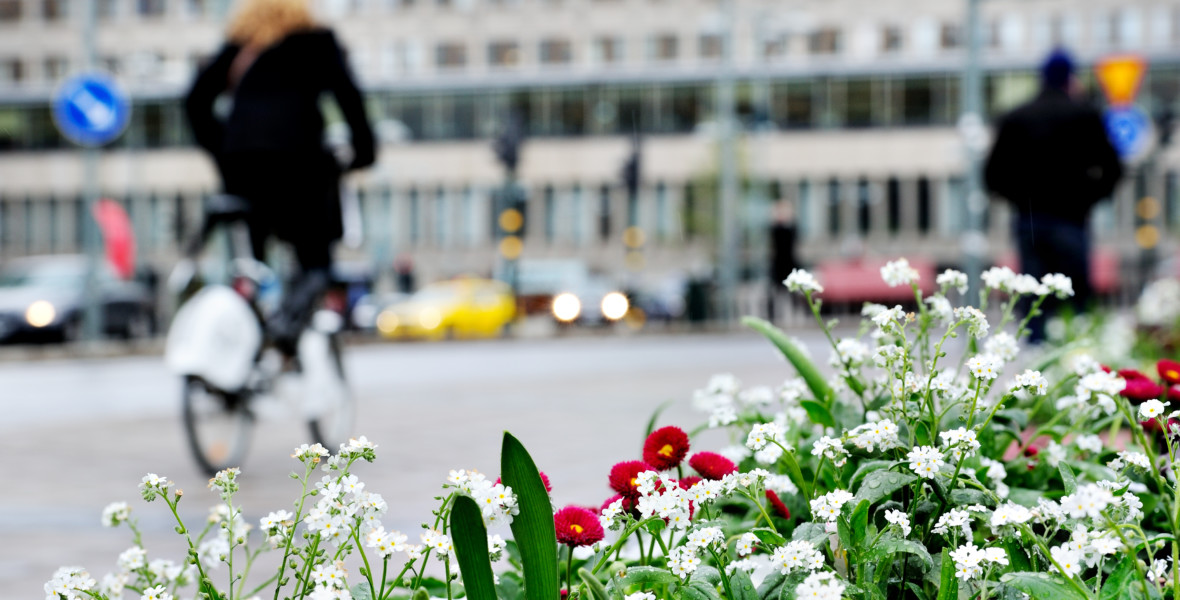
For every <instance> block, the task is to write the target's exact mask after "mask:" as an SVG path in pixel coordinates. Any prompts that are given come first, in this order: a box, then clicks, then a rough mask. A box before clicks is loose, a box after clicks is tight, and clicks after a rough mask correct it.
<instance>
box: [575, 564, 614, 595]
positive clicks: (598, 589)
mask: <svg viewBox="0 0 1180 600" xmlns="http://www.w3.org/2000/svg"><path fill="white" fill-rule="evenodd" d="M578 577H581V578H582V582H583V583H585V584H586V587H588V588H590V597H591V598H593V599H594V600H610V594H607V593H606V586H605V585H602V582H601V581H599V580H598V578H597V577H595V576H594V574H593V573H591V572H590V571H587V570H586V569H578Z"/></svg>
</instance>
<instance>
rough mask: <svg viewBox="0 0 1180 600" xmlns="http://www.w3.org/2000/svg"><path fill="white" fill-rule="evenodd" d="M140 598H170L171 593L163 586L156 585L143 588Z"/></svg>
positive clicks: (145, 599) (153, 599)
mask: <svg viewBox="0 0 1180 600" xmlns="http://www.w3.org/2000/svg"><path fill="white" fill-rule="evenodd" d="M140 600H172V594H170V593H168V589H167V588H166V587H165V586H162V585H157V586H155V587H150V588H147V589H146V590H144V591H143V595H142V596H140Z"/></svg>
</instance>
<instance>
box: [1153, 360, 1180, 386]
mask: <svg viewBox="0 0 1180 600" xmlns="http://www.w3.org/2000/svg"><path fill="white" fill-rule="evenodd" d="M1155 370H1156V371H1158V372H1159V374H1160V379H1163V380H1164V381H1166V382H1168V383H1173V384H1175V383H1180V362H1176V361H1174V360H1168V359H1166V358H1161V359H1160V360H1159V362H1157V363H1155Z"/></svg>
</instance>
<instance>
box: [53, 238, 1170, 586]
mask: <svg viewBox="0 0 1180 600" xmlns="http://www.w3.org/2000/svg"><path fill="white" fill-rule="evenodd" d="M881 275H882V279H883V280H884V281H885V282H886V283H887V284H888V285H889V286H891V287H909V288H910V289H911V290H912V291H913V298H914V301H913V304H912V306H913V311H912V312H907V311H906V310H905V309H903V308H902V307H901V306H894V307H892V308H890V307H886V306H880V305H866V307H865V309H864V311H863V313H862V314H863V317H864V319H863V322H862V324H861V326H860V328H859V330H858V331H857V335H855V336H853V337H847V338H843V339H836V338H835V337H834V335H835V334H834V333H833V332H834V331H835V330H834V329H833V324H831V323H826V322H824V321H823V320H822V318H821V316H820V315H821V312H820V307H821V302H820V298H821V297H822V294H823V288H822V286H821V285H820V284H819V283H818V282H817V281H816V280H815V278H814V277H812V276H811V275H810V274H809V273H807V272H805V271H795V272H793V273H792V274H791V276H790V277H789V278H788V279H787V280H786V281H785V282H784V283H785V284H786V285H787V287H788V288H789V289H790V290H791V291H793V292H796V293H799V294H801V295H802V296H803V297H804V299H805V300H806V302H807V304H808V305H809V306H810V308H811V310H812V311H813V313H814V315H815V317H816V319H817V321H818V322H819V324H820V326H821V327H822V328H823V331H824V332H825V334H826V335H827V338H828V340H829V341H830V345H831V358H830V361H829V364H830V365H831V366H832V367H833V369H834V371H835V375H834V376H833V377H830V378H825V377H824V376H823V374H822V373H821V371H820V369H818V368H817V367H816V365H815V364H813V363H812V361H811V360H810V359H809V358H808V354H807V352H806V351H805V349H803V348H801V347H799V346H798V345H797V344H796V343H795V342H794V341H792V339H791V338H789V337H788V336H787V335H785V334H784V333H783V332H782V331H779V330H778V329H776V328H774V327H773V326H772V325H771V324H769V323H766V322H764V321H760V320H757V319H747V320H746V323H747V325H749V326H750V327H752V328H754V329H755V330H757V331H759V332H761V333H762V334H763V335H765V336H766V337H767V339H768V341H769V342H770V343H771V344H772V345H773V346H774V347H776V348H777V349H778V350H779V351H780V352H781V353H782V354H783V355H784V357H785V358H786V359H787V360H788V362H789V363H790V364H791V365H792V366H793V368H794V369H795V371H796V373H797V377H793V378H791V379H789V380H787V381H786V382H785V383H784V384H782V385H781V386H779V387H778V388H776V389H772V388H766V387H756V388H749V389H743V388H742V387H741V385H740V383H739V382H737V381H736V380H735V379H734V378H733V377H730V376H724V375H720V376H715V377H713V378H712V379H711V380H709V381H708V384H707V386H706V387H705V388H704V389H702V390H700V391H698V392H697V393H696V394H695V396H694V397H693V399H692V402H693V404H694V406H695V407H697V408H698V409H700V410H701V411H703V413H704V416H703V417H702V421H703V423H702V424H700V425H699V426H697V427H695V428H692V427H689V428H688V430H687V432H686V429H684V428H680V427H676V426H664V427H659V428H655V429H654V430H653V431H651V432H650V433H649V435H648V437H647V439H646V441H645V444H644V446H643V451H642V453H641V454H640V455H639V456H620V457H618V458H619V459H620V462H619V463H618V464H616V465H615V466H614V467H613V468H612V469H611V471H610V473H604V474H603V481H604V482H609V486H610V488H611V490H612V491H613V493H614V494H615V496H613V497H611V498H608V499H606V500H605V502H600V501H599V500H600V499H586V503H587V505H586V506H566V507H555V506H553V505H552V503H551V501H550V497H549V491H550V490H549V484H548V481H547V479H545V477H544V475H543V474H541V473H540V472H539V471H538V470H537V468H536V466H535V465H534V463H533V461H532V459H531V457H529V455H528V453H527V452H525V450H524V447H523V446H522V445H521V444H520V443H519V442H518V441H517V440H515V438H513V437H511V436H510V435H505V439H504V445H503V450H502V455H501V473H500V476H501V478H502V480H500V479H496V480H492V479H489V478H488V477H486V476H484V475H482V474H479V473H474V472H469V471H463V470H458V471H452V472H451V473H450V476H449V477H448V478H447V479H446V481H445V483H443V484H442V486H443V487H442V490H443V493H442V494H441V495H440V496H439V508H438V509H437V510H436V511H435V512H434V515H433V518H432V519H431V520H430V521H429V522H427V523H424V524H423V532H422V533H420V534H418V535H417V536H413V537H414V539H411V535H409V534H408V533H402V532H397V531H387V530H385V529H384V527H383V526H382V524H381V519H382V515H383V514H385V512H386V511H387V507H386V504H385V502H384V500H382V498H381V497H380V495H378V494H376V493H373V492H372V491H371V490H368V489H366V488H365V485H364V483H363V482H361V481H360V480H359V479H358V475H356V474H354V470H355V468H356V467H357V466H358V464H359V463H360V462H365V461H372V460H374V458H375V457H376V446H375V445H374V444H372V443H371V442H369V441H368V440H366V439H365V438H363V437H362V438H358V439H356V440H353V441H351V442H350V443H349V444H345V445H342V446H341V448H340V449H339V451H338V452H337V453H336V454H335V455H329V453H328V451H327V450H326V449H324V448H322V447H319V446H318V445H315V446H306V445H305V446H301V447H300V448H297V449H296V451H295V453H294V454H293V458H294V459H295V460H296V461H298V463H299V464H300V465H301V470H300V472H297V473H296V474H295V475H294V477H295V478H296V480H297V481H298V482H299V485H300V486H301V492H300V494H299V496H298V497H297V499H296V503H295V506H294V507H293V508H294V509H295V510H294V512H290V511H286V510H279V511H275V512H273V513H271V514H269V515H268V516H266V517H264V518H262V519H261V520H260V522H259V523H258V524H257V525H255V524H252V523H247V522H246V521H245V520H244V519H243V518H242V515H241V509H240V507H237V506H235V504H234V494H235V493H236V491H237V476H238V472H237V470H236V469H230V470H227V471H223V472H221V473H219V474H218V475H217V476H216V477H215V478H214V479H213V480H211V481H210V488H212V489H214V490H215V491H217V492H218V493H219V495H220V496H221V498H222V501H223V502H222V504H221V505H219V506H218V507H216V509H215V510H214V512H213V513H212V514H213V515H214V517H213V518H212V519H211V520H210V522H209V525H207V526H205V527H204V528H203V530H201V531H196V530H193V529H190V527H189V526H188V525H186V524H184V523H183V522H181V519H180V517H179V513H178V511H177V505H178V503H179V502H180V501H181V499H182V497H183V495H182V494H181V492H179V491H178V490H176V489H175V488H174V487H173V486H172V485H171V484H170V482H169V481H168V480H167V479H166V478H164V477H159V476H156V475H151V474H149V475H148V476H146V477H144V479H143V481H142V483H141V485H140V491H141V494H142V496H143V498H144V500H146V501H148V502H154V501H157V500H160V501H162V502H163V504H165V505H166V506H167V508H168V510H169V511H170V512H171V513H172V514H173V515H174V516H175V517H176V520H177V531H178V533H179V534H180V535H181V537H182V538H183V540H184V544H185V546H186V547H187V552H188V554H187V556H188V558H187V559H186V560H185V562H184V564H177V563H169V562H166V561H160V560H159V559H156V560H149V557H148V556H147V553H146V551H145V550H144V548H143V547H142V544H140V543H139V534H138V531H137V529H136V526H135V520H134V519H133V518H131V511H130V508H129V506H128V505H126V504H123V503H117V504H114V505H111V506H108V507H107V509H106V510H105V511H104V513H103V521H104V523H106V524H107V525H111V526H118V525H123V524H126V525H127V526H128V527H130V528H131V531H132V533H133V536H134V538H135V540H136V541H135V543H134V545H133V546H132V547H131V548H130V549H128V550H127V551H126V552H124V553H123V554H122V555H121V556H120V557H119V560H118V564H119V567H120V569H119V570H118V571H117V572H115V573H111V574H108V575H106V576H105V577H104V578H103V580H102V581H101V582H99V581H96V580H95V579H94V578H92V577H91V576H90V575H89V574H88V573H87V572H86V571H85V570H84V569H81V568H75V567H66V568H63V569H61V570H59V571H58V572H57V573H56V574H55V575H54V577H53V578H52V580H51V581H49V582H48V583H47V584H46V593H47V597H49V598H127V597H131V598H134V597H142V598H150V599H153V600H165V599H169V598H173V597H181V596H184V597H193V596H198V597H201V596H204V597H208V598H227V599H229V598H233V599H237V598H252V597H266V598H271V597H273V598H276V599H277V598H362V599H373V598H394V597H396V598H413V599H414V600H426V599H427V598H429V597H445V598H449V599H450V598H459V597H466V598H471V599H473V600H556V599H557V598H558V597H559V596H566V595H569V596H577V597H578V598H580V599H587V600H589V599H593V600H655V599H656V598H668V599H679V600H720V599H721V598H726V599H728V600H770V599H772V598H773V599H782V600H791V599H793V598H841V597H847V598H857V599H865V600H870V599H878V598H881V599H884V598H919V599H925V600H950V599H957V598H981V599H986V598H1022V597H1032V598H1050V599H1052V598H1065V599H1085V598H1094V599H1098V598H1101V599H1107V598H1116V597H1119V598H1129V599H1138V598H1142V599H1147V598H1169V597H1170V598H1178V597H1180V589H1177V588H1178V587H1180V583H1178V582H1180V577H1177V573H1176V571H1177V558H1180V556H1178V555H1180V546H1178V543H1177V540H1176V535H1177V532H1178V531H1180V528H1178V525H1180V502H1178V501H1177V499H1178V494H1177V487H1176V486H1177V482H1176V478H1175V474H1174V469H1173V464H1174V462H1175V456H1176V453H1177V451H1180V446H1178V445H1177V441H1176V440H1177V438H1176V435H1175V434H1176V432H1177V430H1180V424H1178V422H1177V421H1176V420H1175V417H1176V416H1177V415H1178V414H1180V412H1169V411H1168V403H1167V401H1166V400H1167V396H1168V395H1169V390H1170V389H1171V386H1172V385H1174V384H1176V383H1177V382H1180V364H1178V363H1174V362H1171V361H1166V360H1165V361H1160V362H1159V363H1158V365H1157V369H1156V374H1158V376H1159V377H1158V381H1157V378H1156V377H1154V376H1148V375H1145V374H1143V373H1141V372H1140V371H1137V370H1131V369H1128V368H1126V367H1132V366H1135V365H1126V364H1112V365H1109V366H1105V365H1102V364H1100V363H1099V362H1097V361H1095V360H1094V359H1092V358H1088V357H1087V356H1085V355H1081V354H1079V353H1078V352H1077V351H1076V348H1075V347H1074V345H1072V344H1065V345H1063V346H1061V347H1058V348H1055V349H1052V350H1050V351H1047V352H1044V353H1042V354H1041V355H1040V356H1039V357H1032V358H1029V357H1027V356H1025V357H1021V356H1020V346H1019V344H1018V340H1019V339H1020V338H1021V337H1022V335H1023V333H1024V326H1025V324H1026V323H1027V318H1028V317H1027V316H1025V317H1024V320H1020V319H1019V318H1018V317H1017V316H1016V315H1015V307H1016V304H1017V301H1018V300H1020V299H1021V298H1022V297H1026V296H1027V297H1031V299H1032V302H1031V305H1032V311H1033V312H1034V313H1035V312H1036V311H1037V310H1038V309H1039V307H1040V305H1041V303H1042V302H1043V301H1044V300H1045V299H1046V298H1047V297H1049V296H1050V295H1058V296H1062V297H1064V296H1068V295H1070V294H1072V288H1071V283H1070V281H1069V280H1068V279H1067V278H1064V277H1062V276H1060V275H1050V276H1047V277H1045V278H1044V279H1042V280H1037V279H1035V278H1032V277H1029V276H1025V275H1017V274H1015V273H1012V272H1011V271H1010V270H1008V269H1005V268H996V269H991V270H989V271H987V272H985V273H984V274H983V277H982V279H983V281H984V283H985V293H984V294H983V295H982V296H981V298H980V301H979V303H978V308H975V307H971V306H958V307H956V306H954V304H952V302H951V298H956V299H958V300H959V301H960V303H962V294H963V293H964V291H965V289H966V283H967V281H966V276H965V275H964V274H962V273H958V272H956V271H946V272H944V273H942V274H940V275H938V276H937V278H936V281H935V287H937V291H935V292H934V293H933V294H931V295H929V296H923V294H922V293H921V292H920V291H919V290H920V289H921V288H920V286H919V285H918V284H919V281H918V277H919V275H918V272H917V271H916V270H914V269H913V268H911V267H910V266H909V264H908V263H907V262H906V261H905V260H904V259H902V260H899V261H895V262H891V263H888V264H887V265H885V267H883V268H882V269H881ZM989 301H990V302H996V301H998V302H999V304H998V305H997V306H994V307H992V308H991V309H989V306H988V303H989ZM989 310H992V311H993V312H994V314H995V315H997V316H996V318H993V319H992V320H991V321H995V322H994V323H993V322H991V321H989V319H988V317H987V316H986V315H987V314H988V311H989ZM952 349H958V350H955V351H954V352H952ZM1017 364H1021V365H1023V366H1025V367H1029V368H1020V369H1018V368H1016V365H1017ZM1017 371H1019V372H1017ZM653 427H654V426H653ZM705 430H716V431H719V432H721V433H722V434H723V435H725V436H728V438H729V439H730V440H731V442H732V443H731V445H729V446H726V447H721V448H707V449H701V448H694V447H693V446H694V444H693V439H694V438H698V437H700V436H699V434H700V433H701V432H703V431H705ZM714 435H716V434H714ZM440 475H441V474H440ZM317 476H318V477H320V478H319V479H318V480H317ZM440 479H441V477H440ZM263 552H275V553H277V555H278V556H279V557H280V558H279V561H278V562H279V564H280V566H279V568H278V570H277V572H276V573H275V574H274V575H273V576H272V577H270V578H268V579H265V580H263V581H261V582H255V581H254V580H253V578H252V577H251V576H250V574H249V571H250V567H251V566H252V565H253V564H254V562H255V560H256V559H257V557H258V556H259V555H260V554H261V553H263ZM350 563H351V564H353V565H359V566H357V567H350V566H349V564H350ZM493 564H495V565H496V566H495V567H493ZM215 569H217V570H222V569H224V570H225V571H228V576H226V574H225V571H222V572H221V573H220V574H219V575H218V576H217V577H216V578H214V577H212V576H211V573H212V572H213V571H214V570H215ZM215 579H216V581H217V583H215ZM222 582H227V583H229V587H228V588H222V587H219V585H220V584H221V583H222Z"/></svg>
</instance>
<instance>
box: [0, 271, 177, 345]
mask: <svg viewBox="0 0 1180 600" xmlns="http://www.w3.org/2000/svg"><path fill="white" fill-rule="evenodd" d="M100 264H101V268H100V269H99V270H98V274H97V280H96V282H95V284H96V286H97V288H98V294H99V296H98V297H99V305H100V306H101V308H102V315H103V333H104V334H107V335H117V336H120V337H124V338H134V337H146V336H148V335H151V334H152V332H153V331H155V325H156V322H155V321H156V319H155V303H154V301H153V298H152V294H151V291H150V290H149V289H148V286H146V285H144V284H143V283H141V282H139V281H135V280H124V279H120V278H119V277H117V276H116V275H115V273H114V271H113V270H112V269H111V268H110V267H109V266H108V265H107V264H106V263H105V262H102V263H100ZM85 286H86V257H84V256H80V255H72V254H71V255H50V256H30V257H26V258H19V259H14V260H11V261H7V262H5V263H4V264H3V265H0V342H22V341H72V340H76V339H78V338H79V337H81V335H82V331H83V329H82V318H83V314H84V313H85V311H86V294H85Z"/></svg>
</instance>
